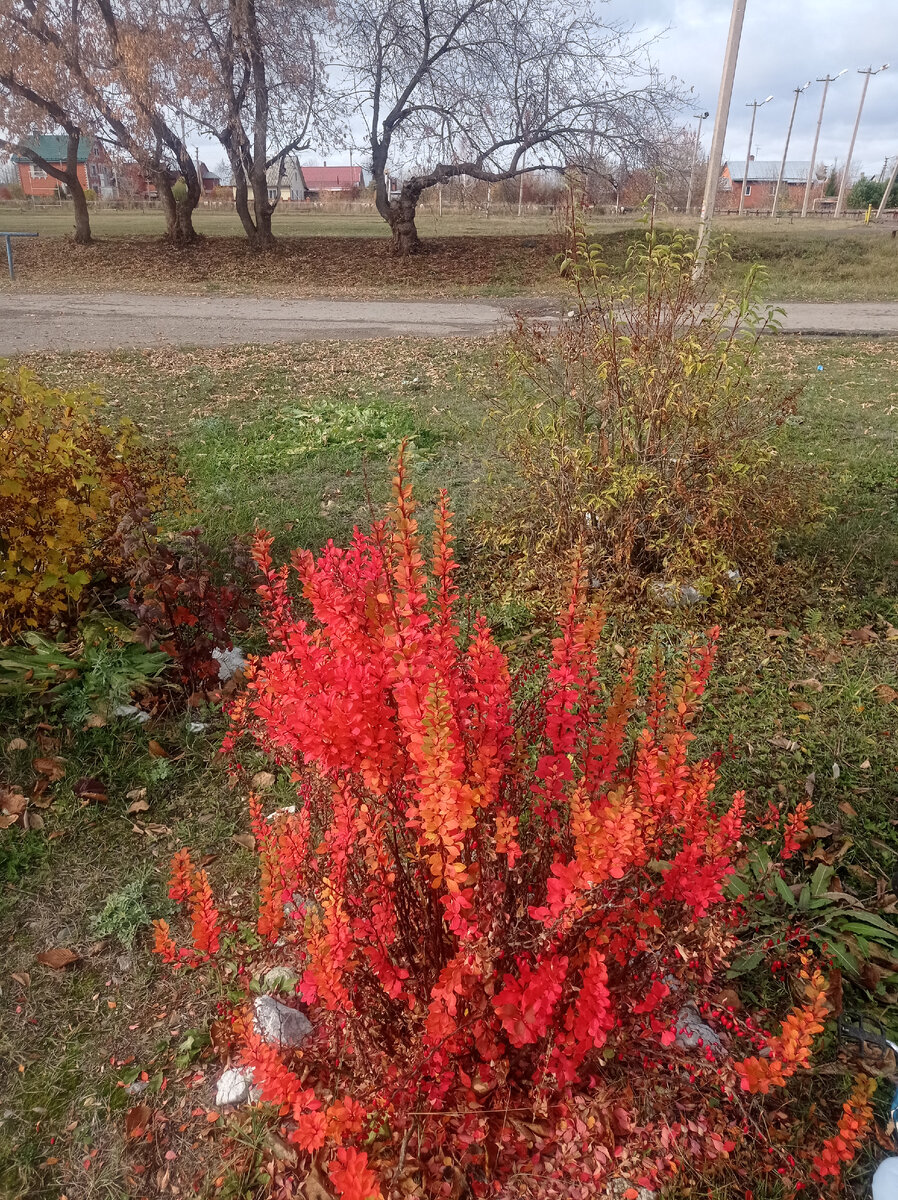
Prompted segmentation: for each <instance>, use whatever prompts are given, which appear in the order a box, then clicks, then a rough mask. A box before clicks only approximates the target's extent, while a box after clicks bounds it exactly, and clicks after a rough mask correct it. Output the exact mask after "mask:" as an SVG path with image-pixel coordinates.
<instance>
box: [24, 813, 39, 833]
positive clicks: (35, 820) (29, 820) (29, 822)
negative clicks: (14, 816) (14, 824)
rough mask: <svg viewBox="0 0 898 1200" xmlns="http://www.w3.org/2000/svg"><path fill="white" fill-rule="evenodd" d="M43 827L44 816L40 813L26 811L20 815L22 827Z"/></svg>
mask: <svg viewBox="0 0 898 1200" xmlns="http://www.w3.org/2000/svg"><path fill="white" fill-rule="evenodd" d="M43 827H44V818H43V817H42V816H41V815H40V813H36V812H26V813H25V814H24V816H23V817H22V828H23V829H43Z"/></svg>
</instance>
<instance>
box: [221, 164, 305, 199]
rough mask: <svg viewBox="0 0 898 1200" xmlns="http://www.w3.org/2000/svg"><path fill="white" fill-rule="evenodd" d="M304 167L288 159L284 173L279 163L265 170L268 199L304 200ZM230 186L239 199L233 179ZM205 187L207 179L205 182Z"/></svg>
mask: <svg viewBox="0 0 898 1200" xmlns="http://www.w3.org/2000/svg"><path fill="white" fill-rule="evenodd" d="M304 169H305V168H303V167H301V166H300V165H299V163H297V162H292V161H291V160H290V159H288V160H287V161H286V162H285V163H284V175H283V177H281V176H280V171H279V169H278V165H277V163H275V164H274V165H273V166H270V167H269V168H268V170H267V171H266V172H265V175H266V178H267V179H268V199H269V200H304V199H305V195H306V184H305V179H304V177H303V172H304ZM228 186H229V187H230V189H231V194H232V195H233V197H234V199H235V200H236V199H237V186H236V184H235V183H234V181H233V179H232V180H230V182H229V184H228ZM203 187H204V188H205V180H204V183H203ZM249 199H250V200H252V199H253V189H252V187H250V188H249Z"/></svg>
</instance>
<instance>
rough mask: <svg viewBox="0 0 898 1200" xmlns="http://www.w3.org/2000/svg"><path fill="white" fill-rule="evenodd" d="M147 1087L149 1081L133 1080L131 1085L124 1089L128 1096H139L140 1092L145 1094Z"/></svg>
mask: <svg viewBox="0 0 898 1200" xmlns="http://www.w3.org/2000/svg"><path fill="white" fill-rule="evenodd" d="M149 1086H150V1081H149V1080H148V1079H135V1080H134V1082H133V1083H129V1084H128V1086H127V1087H126V1088H125V1091H126V1092H127V1093H128V1095H129V1096H139V1095H140V1094H141V1093H142V1092H145V1091H146V1090H147V1088H148V1087H149Z"/></svg>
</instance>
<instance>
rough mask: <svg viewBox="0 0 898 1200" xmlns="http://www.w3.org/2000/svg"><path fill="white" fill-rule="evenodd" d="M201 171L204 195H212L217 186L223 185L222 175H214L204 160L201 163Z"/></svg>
mask: <svg viewBox="0 0 898 1200" xmlns="http://www.w3.org/2000/svg"><path fill="white" fill-rule="evenodd" d="M199 173H200V178H201V179H202V181H203V195H204V196H211V195H212V193H213V192H214V191H215V189H216V188H217V187H221V176H220V175H214V174H213V173H212V172H211V171H210V170H209V168H208V167H207V166H206V164H205V163H204V162H201V163H200V171H199Z"/></svg>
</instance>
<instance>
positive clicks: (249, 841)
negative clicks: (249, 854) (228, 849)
mask: <svg viewBox="0 0 898 1200" xmlns="http://www.w3.org/2000/svg"><path fill="white" fill-rule="evenodd" d="M231 841H232V842H236V843H237V845H238V846H243V847H244V848H245V849H246V850H255V848H256V839H255V838H254V837H253V835H252V834H251V833H235V834H234V836H233V837H232V838H231Z"/></svg>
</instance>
